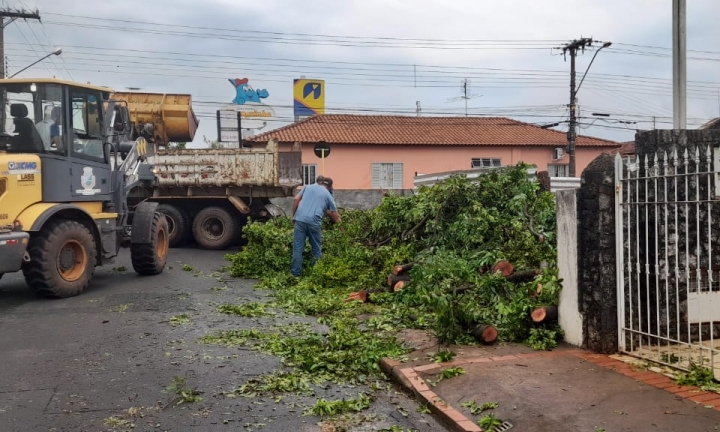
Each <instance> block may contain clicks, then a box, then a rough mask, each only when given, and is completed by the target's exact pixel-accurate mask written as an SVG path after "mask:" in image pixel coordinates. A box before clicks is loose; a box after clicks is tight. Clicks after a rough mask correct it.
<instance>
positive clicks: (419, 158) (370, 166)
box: [247, 114, 620, 190]
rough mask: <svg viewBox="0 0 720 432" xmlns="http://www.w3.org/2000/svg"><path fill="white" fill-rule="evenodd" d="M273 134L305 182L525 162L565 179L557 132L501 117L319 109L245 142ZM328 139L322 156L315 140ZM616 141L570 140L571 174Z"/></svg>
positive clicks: (387, 178) (355, 182) (393, 179)
mask: <svg viewBox="0 0 720 432" xmlns="http://www.w3.org/2000/svg"><path fill="white" fill-rule="evenodd" d="M273 138H274V139H276V140H277V141H278V144H279V146H280V150H281V151H282V150H289V149H290V148H291V147H292V146H293V145H298V144H299V145H301V147H302V152H303V155H302V163H303V174H304V182H305V183H306V184H309V183H313V182H314V179H315V177H316V176H318V175H321V174H322V175H325V176H328V177H331V178H333V180H334V186H335V189H355V190H357V189H360V190H362V189H412V188H413V181H414V178H415V176H416V175H418V174H431V173H437V172H446V171H455V170H468V169H472V168H484V167H493V166H506V165H515V164H517V163H519V162H526V163H529V164H532V165H535V166H537V168H538V169H539V170H547V171H548V172H549V173H550V176H552V177H567V176H568V173H569V170H568V155H567V152H566V148H567V136H566V134H565V133H563V132H559V131H554V130H550V129H543V128H541V127H539V126H536V125H533V124H529V123H524V122H520V121H517V120H512V119H509V118H503V117H410V116H384V115H351V114H325V115H318V116H313V117H309V118H307V119H304V120H302V121H300V122H297V123H293V124H290V125H287V126H284V127H281V128H278V129H275V130H272V131H269V132H265V133H263V134H261V135H257V136H255V137H252V138H249V139H248V140H247V141H248V142H249V143H253V142H254V143H257V144H260V143H264V142H267V141H268V140H270V139H273ZM319 143H320V144H321V145H328V146H329V147H330V153H329V154H328V155H327V157H325V158H324V159H321V158H319V157H317V156H316V155H315V152H314V148H315V146H316V145H317V144H319ZM619 147H620V143H617V142H614V141H608V140H604V139H599V138H593V137H588V136H578V137H577V141H576V164H577V165H576V169H577V172H578V173H581V172H582V170H583V169H584V168H585V167H586V166H587V165H588V164H589V163H590V162H591V161H592V160H593V159H595V158H596V157H597V156H599V155H600V154H601V153H603V152H611V151H617V149H618V148H619Z"/></svg>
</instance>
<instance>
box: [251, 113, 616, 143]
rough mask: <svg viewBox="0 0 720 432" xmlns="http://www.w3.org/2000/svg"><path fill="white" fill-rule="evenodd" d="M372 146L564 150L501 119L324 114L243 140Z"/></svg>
mask: <svg viewBox="0 0 720 432" xmlns="http://www.w3.org/2000/svg"><path fill="white" fill-rule="evenodd" d="M271 138H276V139H277V140H278V141H280V142H296V141H300V142H304V143H316V142H319V141H327V142H329V143H336V144H376V145H473V146H498V145H504V146H562V147H564V146H566V145H567V137H566V134H565V133H564V132H559V131H554V130H550V129H542V128H540V127H539V126H535V125H532V124H529V123H523V122H520V121H517V120H512V119H509V118H504V117H410V116H379V115H353V114H325V115H319V116H314V117H310V118H307V119H304V120H302V121H300V122H297V123H293V124H291V125H287V126H284V127H281V128H278V129H275V130H272V131H269V132H265V133H263V134H261V135H257V136H255V137H252V138H249V139H248V141H256V142H262V141H267V140H269V139H271ZM577 146H578V147H619V146H620V143H618V142H615V141H608V140H604V139H600V138H593V137H587V136H578V139H577Z"/></svg>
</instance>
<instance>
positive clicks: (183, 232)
mask: <svg viewBox="0 0 720 432" xmlns="http://www.w3.org/2000/svg"><path fill="white" fill-rule="evenodd" d="M157 211H159V212H161V213H163V214H164V215H165V217H166V218H167V222H168V236H169V238H170V247H175V246H178V245H180V244H182V243H183V242H184V241H185V240H186V239H187V236H188V231H189V228H190V227H189V226H188V225H189V221H190V217H189V216H188V214H187V213H186V212H185V210H183V209H181V208H178V207H176V206H174V205H171V204H160V205H159V206H158V208H157Z"/></svg>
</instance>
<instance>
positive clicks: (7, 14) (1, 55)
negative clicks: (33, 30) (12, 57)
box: [0, 8, 40, 78]
mask: <svg viewBox="0 0 720 432" xmlns="http://www.w3.org/2000/svg"><path fill="white" fill-rule="evenodd" d="M5 18H9V19H8V20H7V21H6V20H5ZM18 18H21V19H25V20H27V19H36V20H38V21H40V12H39V11H38V10H37V9H36V10H35V12H30V11H26V10H25V9H14V8H3V9H0V24H1V25H0V59H2V61H0V78H5V27H6V26H8V25H9V24H10V23H12V22H13V21H15V20H16V19H18Z"/></svg>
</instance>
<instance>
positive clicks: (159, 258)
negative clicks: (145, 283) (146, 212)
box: [130, 211, 170, 276]
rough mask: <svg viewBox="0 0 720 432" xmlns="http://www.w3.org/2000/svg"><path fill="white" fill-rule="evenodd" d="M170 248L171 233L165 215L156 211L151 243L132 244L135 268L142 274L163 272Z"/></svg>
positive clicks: (131, 253) (131, 252) (136, 271)
mask: <svg viewBox="0 0 720 432" xmlns="http://www.w3.org/2000/svg"><path fill="white" fill-rule="evenodd" d="M168 249H170V235H169V234H168V222H167V219H166V218H165V215H164V214H163V213H161V212H159V211H158V212H155V215H153V220H152V231H151V234H150V243H132V244H130V260H131V261H132V266H133V270H135V273H137V274H139V275H141V276H150V275H156V274H160V273H162V272H163V270H164V269H165V264H166V263H167V256H168Z"/></svg>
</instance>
